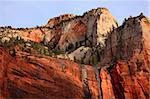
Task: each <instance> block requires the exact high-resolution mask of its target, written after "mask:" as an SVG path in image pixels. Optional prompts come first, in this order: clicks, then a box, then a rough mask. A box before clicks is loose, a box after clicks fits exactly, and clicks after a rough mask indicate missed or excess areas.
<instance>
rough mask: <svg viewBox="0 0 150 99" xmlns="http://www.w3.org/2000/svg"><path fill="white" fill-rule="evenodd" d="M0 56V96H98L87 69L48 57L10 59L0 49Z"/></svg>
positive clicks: (60, 98) (91, 72) (62, 98)
mask: <svg viewBox="0 0 150 99" xmlns="http://www.w3.org/2000/svg"><path fill="white" fill-rule="evenodd" d="M0 53H1V58H0V61H1V65H0V68H1V75H0V81H1V84H0V88H1V90H2V91H1V97H5V98H13V99H16V98H44V99H66V98H69V99H70V98H71V99H72V98H74V99H76V98H80V99H81V98H84V97H92V98H94V99H96V98H97V97H98V95H99V94H98V89H99V88H98V86H97V85H98V82H97V79H96V77H95V73H94V69H93V67H91V66H87V65H82V66H80V65H79V64H77V63H74V62H71V61H67V60H62V59H56V58H51V57H42V58H39V57H37V56H26V59H25V60H20V59H21V58H20V57H22V56H25V54H24V55H23V54H21V55H22V56H17V57H16V58H12V57H11V56H10V55H9V54H8V53H7V52H6V51H5V50H4V49H3V48H0ZM83 73H84V74H83ZM87 79H88V80H87ZM86 84H88V85H86Z"/></svg>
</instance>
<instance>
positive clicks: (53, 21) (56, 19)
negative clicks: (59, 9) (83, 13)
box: [46, 14, 76, 27]
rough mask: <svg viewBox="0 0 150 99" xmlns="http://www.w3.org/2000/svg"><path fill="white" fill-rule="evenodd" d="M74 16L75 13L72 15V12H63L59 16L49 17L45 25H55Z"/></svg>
mask: <svg viewBox="0 0 150 99" xmlns="http://www.w3.org/2000/svg"><path fill="white" fill-rule="evenodd" d="M75 16H76V15H74V14H64V15H61V16H59V17H54V18H52V19H50V20H49V21H48V23H47V24H46V26H47V27H53V26H55V25H58V24H60V23H61V22H63V21H66V20H68V19H70V18H73V17H75Z"/></svg>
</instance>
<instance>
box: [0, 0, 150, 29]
mask: <svg viewBox="0 0 150 99" xmlns="http://www.w3.org/2000/svg"><path fill="white" fill-rule="evenodd" d="M149 4H150V2H149V1H148V0H50V1H48V0H43V1H42V0H22V1H21V0H0V26H8V25H11V26H12V27H35V26H37V25H39V26H40V25H43V24H46V23H47V21H48V20H49V19H50V18H52V17H54V16H59V15H62V14H66V13H73V14H77V15H82V14H83V13H84V12H86V11H88V10H90V9H92V8H97V7H106V8H108V9H109V11H110V12H111V13H112V14H113V16H114V17H115V18H116V20H117V21H118V22H119V23H120V24H121V23H122V21H123V20H124V18H128V17H129V16H130V15H131V16H137V15H139V14H140V13H141V12H143V13H144V15H146V16H148V17H150V13H149V12H148V11H150V8H149Z"/></svg>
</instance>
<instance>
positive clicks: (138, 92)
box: [0, 8, 150, 99]
mask: <svg viewBox="0 0 150 99" xmlns="http://www.w3.org/2000/svg"><path fill="white" fill-rule="evenodd" d="M64 16H65V17H63V16H60V17H57V18H54V19H52V20H50V21H49V22H48V24H47V26H41V27H38V28H32V30H33V31H34V32H31V35H32V34H33V37H30V36H29V38H27V39H30V40H33V41H35V42H40V44H41V43H44V44H45V45H46V46H48V47H49V50H50V51H60V52H59V53H61V54H58V55H54V56H55V57H56V58H52V57H50V56H45V55H41V54H36V55H35V54H32V53H29V52H28V53H25V52H23V51H22V52H21V51H20V50H19V51H17V50H16V52H15V51H14V52H13V54H11V53H10V54H11V55H12V56H11V55H10V54H9V52H8V51H6V50H5V49H4V48H3V47H0V98H2V99H3V98H4V99H5V98H6V99H7V98H8V99H9V98H12V99H17V98H37V99H38V98H39V99H40V98H44V99H66V98H68V99H70V98H71V99H149V97H150V94H149V93H150V83H149V82H150V81H149V80H150V43H149V42H150V22H149V21H148V19H147V18H146V17H145V16H143V14H141V15H139V16H137V17H131V18H128V19H127V20H126V19H125V22H124V23H123V24H122V25H121V26H119V27H117V24H116V21H115V20H114V18H113V17H112V16H111V14H110V13H109V12H108V10H107V9H105V8H100V9H93V10H91V11H89V12H87V13H85V14H83V16H76V17H75V16H72V15H67V16H66V15H64ZM55 21H56V22H55ZM0 30H1V35H0V37H1V40H2V41H5V40H9V38H11V37H12V36H14V37H17V36H19V37H21V38H24V39H25V38H26V37H27V36H26V34H27V33H28V32H26V31H29V30H30V29H21V30H18V29H13V28H10V27H7V28H3V27H2V28H0ZM12 31H15V32H16V31H18V32H17V33H16V34H15V32H12ZM22 31H23V32H22ZM35 31H36V32H35ZM9 32H11V33H9ZM20 33H23V34H24V33H25V34H24V36H23V37H22V36H20ZM36 33H39V35H38V36H39V37H40V38H39V39H36V40H37V41H36V40H35V39H34V37H36V36H35V34H36ZM23 34H22V35H23ZM40 34H41V35H40ZM32 38H33V39H32ZM104 39H106V40H104ZM17 44H18V43H17ZM28 44H29V42H28ZM35 44H37V43H35ZM30 47H31V45H30ZM12 48H13V46H12ZM37 48H38V47H37ZM32 50H34V48H33V49H32ZM61 51H63V52H61ZM57 53H58V52H57ZM62 53H63V54H62ZM98 57H99V58H98ZM62 58H64V59H62ZM95 59H96V60H95ZM71 60H72V61H71ZM74 61H75V62H74ZM95 61H98V64H97V63H96V62H95ZM89 62H92V64H93V65H91V66H90V65H85V64H90V63H89Z"/></svg>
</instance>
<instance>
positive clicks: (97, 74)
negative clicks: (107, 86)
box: [94, 65, 103, 99]
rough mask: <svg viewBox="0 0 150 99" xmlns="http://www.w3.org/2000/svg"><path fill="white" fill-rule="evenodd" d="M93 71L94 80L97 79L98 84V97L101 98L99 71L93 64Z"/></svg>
mask: <svg viewBox="0 0 150 99" xmlns="http://www.w3.org/2000/svg"><path fill="white" fill-rule="evenodd" d="M94 71H95V76H96V80H97V84H98V91H99V97H98V98H99V99H103V96H102V92H101V91H102V90H101V86H100V85H101V81H100V78H99V71H98V68H97V66H96V65H95V66H94Z"/></svg>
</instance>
